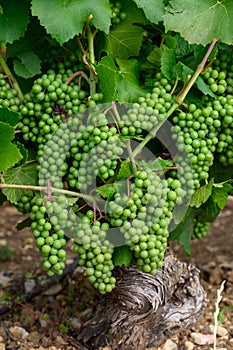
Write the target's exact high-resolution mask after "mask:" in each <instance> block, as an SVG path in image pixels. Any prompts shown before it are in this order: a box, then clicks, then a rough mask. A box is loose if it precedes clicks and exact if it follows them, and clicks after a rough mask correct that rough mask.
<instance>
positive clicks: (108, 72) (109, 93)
mask: <svg viewBox="0 0 233 350" xmlns="http://www.w3.org/2000/svg"><path fill="white" fill-rule="evenodd" d="M96 71H97V74H98V79H99V87H100V91H101V92H102V94H103V95H104V101H103V102H112V101H116V100H117V89H116V84H117V79H118V76H119V69H118V68H117V67H116V65H115V61H114V58H113V56H112V55H108V56H105V57H103V58H102V59H101V60H100V61H99V63H98V65H97V66H96Z"/></svg>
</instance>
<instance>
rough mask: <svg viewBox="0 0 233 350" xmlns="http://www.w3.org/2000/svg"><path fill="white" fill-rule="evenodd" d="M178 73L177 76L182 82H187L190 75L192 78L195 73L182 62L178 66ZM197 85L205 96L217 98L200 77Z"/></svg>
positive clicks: (196, 82)
mask: <svg viewBox="0 0 233 350" xmlns="http://www.w3.org/2000/svg"><path fill="white" fill-rule="evenodd" d="M176 73H177V76H178V77H179V78H181V79H182V81H186V79H187V77H188V75H191V76H192V75H193V73H194V71H193V69H191V68H189V67H188V66H186V65H185V64H184V63H183V62H181V61H180V62H178V63H177V65H176ZM195 85H196V87H197V88H198V89H199V90H200V91H201V92H202V93H203V94H204V95H209V96H211V97H215V95H214V93H213V92H212V91H211V89H210V88H209V86H208V85H207V84H206V83H205V82H204V80H203V79H202V78H201V77H200V76H199V77H198V78H197V79H196V81H195Z"/></svg>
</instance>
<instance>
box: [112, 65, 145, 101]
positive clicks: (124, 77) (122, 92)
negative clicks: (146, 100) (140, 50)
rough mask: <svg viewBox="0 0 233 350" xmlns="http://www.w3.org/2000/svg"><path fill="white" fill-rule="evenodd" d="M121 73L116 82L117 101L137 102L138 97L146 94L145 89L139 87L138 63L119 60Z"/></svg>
mask: <svg viewBox="0 0 233 350" xmlns="http://www.w3.org/2000/svg"><path fill="white" fill-rule="evenodd" d="M117 64H118V65H119V67H120V72H119V75H118V79H117V82H116V89H117V99H118V101H120V102H128V103H130V102H135V101H137V99H138V97H140V96H144V95H145V94H146V91H145V89H142V88H141V87H140V85H139V77H138V72H139V68H138V61H137V60H135V59H130V60H122V59H117Z"/></svg>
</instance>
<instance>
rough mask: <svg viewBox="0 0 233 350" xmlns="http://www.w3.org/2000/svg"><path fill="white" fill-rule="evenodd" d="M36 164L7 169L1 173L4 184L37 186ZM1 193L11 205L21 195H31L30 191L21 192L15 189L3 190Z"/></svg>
mask: <svg viewBox="0 0 233 350" xmlns="http://www.w3.org/2000/svg"><path fill="white" fill-rule="evenodd" d="M36 168H37V164H36V163H29V164H23V165H22V166H20V167H18V168H14V169H9V170H7V171H5V172H4V173H3V179H4V183H7V184H16V185H26V186H35V185H37V182H38V180H37V178H38V173H37V169H36ZM2 192H3V193H4V194H5V196H6V197H7V199H8V200H9V201H10V202H11V203H17V202H18V201H19V200H20V198H21V197H22V196H23V195H27V196H28V195H32V194H33V193H32V191H31V190H21V189H15V188H4V189H3V190H2Z"/></svg>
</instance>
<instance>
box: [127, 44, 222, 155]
mask: <svg viewBox="0 0 233 350" xmlns="http://www.w3.org/2000/svg"><path fill="white" fill-rule="evenodd" d="M217 42H218V39H213V41H212V43H211V44H210V46H209V48H208V50H207V52H206V54H205V56H204V57H203V59H202V61H201V63H200V64H199V65H198V67H197V69H196V71H195V72H194V74H193V76H192V78H191V79H190V80H189V81H188V82H186V84H187V85H186V86H185V87H184V88H183V89H182V90H181V93H180V94H178V95H177V97H176V102H175V103H174V104H173V105H172V106H171V108H170V109H169V111H168V112H167V114H166V120H167V119H168V118H169V117H170V116H171V115H172V113H173V112H174V111H175V110H176V109H177V107H179V106H180V105H181V104H182V103H183V101H184V99H185V97H186V96H187V94H188V92H189V91H190V89H191V87H192V86H193V85H194V83H195V81H196V80H197V78H198V77H199V75H200V74H201V72H202V71H203V69H204V67H205V64H206V61H207V59H208V57H209V56H210V54H211V52H212V51H213V49H214V46H215V44H216V43H217ZM162 124H163V122H161V123H160V124H159V125H158V126H157V127H156V128H154V129H153V130H152V131H151V132H150V133H148V134H147V136H146V137H145V138H144V140H143V141H142V142H141V143H140V144H139V145H138V147H136V148H135V150H134V151H133V153H132V156H133V157H134V158H135V157H136V156H137V154H138V153H139V152H140V151H141V150H142V149H143V147H144V146H145V145H146V144H147V143H148V142H149V141H150V140H151V139H152V138H154V137H155V135H156V132H157V131H158V130H159V128H160V126H161V125H162Z"/></svg>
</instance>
